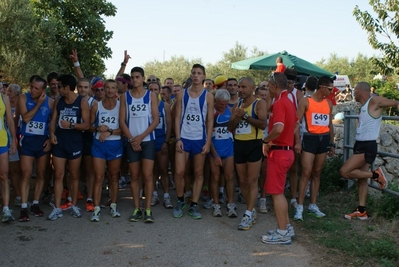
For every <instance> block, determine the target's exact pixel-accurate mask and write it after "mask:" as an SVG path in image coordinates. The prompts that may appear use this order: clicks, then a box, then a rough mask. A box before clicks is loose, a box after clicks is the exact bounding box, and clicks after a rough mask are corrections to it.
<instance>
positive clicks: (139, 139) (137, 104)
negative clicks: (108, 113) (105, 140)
mask: <svg viewBox="0 0 399 267" xmlns="http://www.w3.org/2000/svg"><path fill="white" fill-rule="evenodd" d="M130 76H131V79H132V85H133V89H132V90H130V91H127V92H126V93H125V94H123V95H121V97H120V102H121V107H120V112H119V125H120V126H119V127H120V128H121V130H122V133H123V134H124V135H125V136H126V138H127V139H128V142H129V143H130V145H128V146H127V160H128V162H129V169H130V175H131V179H132V180H131V183H130V190H131V192H132V196H133V202H134V211H133V213H132V215H131V216H130V221H131V222H137V221H139V219H141V218H142V217H143V212H142V211H141V209H140V201H139V191H140V184H139V175H140V174H141V175H142V177H143V179H144V185H145V195H146V196H151V195H152V193H153V191H154V183H153V177H152V171H153V168H154V160H155V133H154V130H155V128H156V126H157V125H158V124H159V115H158V106H157V104H158V103H157V97H156V96H155V94H154V93H151V92H150V91H147V90H146V89H145V88H144V87H143V82H144V80H145V76H144V70H143V69H142V68H140V67H134V68H132V70H131V73H130ZM155 80H156V79H155ZM145 207H146V210H145V214H144V222H148V223H152V222H154V218H153V216H152V211H151V198H150V197H147V198H146V200H145Z"/></svg>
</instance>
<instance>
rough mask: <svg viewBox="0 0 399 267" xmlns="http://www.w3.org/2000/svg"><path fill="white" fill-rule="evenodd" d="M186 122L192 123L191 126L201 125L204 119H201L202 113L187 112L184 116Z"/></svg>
mask: <svg viewBox="0 0 399 267" xmlns="http://www.w3.org/2000/svg"><path fill="white" fill-rule="evenodd" d="M184 120H185V124H188V125H191V126H201V125H202V121H201V115H199V114H192V113H187V114H186V115H185V117H184Z"/></svg>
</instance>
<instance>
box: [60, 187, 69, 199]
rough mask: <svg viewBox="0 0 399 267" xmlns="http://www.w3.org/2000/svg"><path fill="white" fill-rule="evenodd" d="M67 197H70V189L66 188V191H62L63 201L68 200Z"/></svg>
mask: <svg viewBox="0 0 399 267" xmlns="http://www.w3.org/2000/svg"><path fill="white" fill-rule="evenodd" d="M67 197H68V189H66V188H64V190H62V195H61V199H67Z"/></svg>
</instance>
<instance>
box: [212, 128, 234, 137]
mask: <svg viewBox="0 0 399 267" xmlns="http://www.w3.org/2000/svg"><path fill="white" fill-rule="evenodd" d="M213 136H214V137H215V139H216V140H225V139H229V138H231V133H230V132H229V130H227V127H215V128H214V129H213Z"/></svg>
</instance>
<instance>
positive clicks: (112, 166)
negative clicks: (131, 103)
mask: <svg viewBox="0 0 399 267" xmlns="http://www.w3.org/2000/svg"><path fill="white" fill-rule="evenodd" d="M104 87H105V95H104V99H103V100H101V101H100V102H98V103H96V102H95V103H94V104H93V106H92V108H91V111H90V123H91V125H93V124H94V126H91V127H92V129H93V130H94V132H95V138H94V140H93V145H92V148H91V154H92V156H93V167H94V175H95V180H94V188H93V192H94V194H93V195H94V210H93V213H92V215H91V218H90V220H91V221H92V222H98V221H100V214H101V208H100V202H101V190H102V185H103V181H104V173H105V166H107V172H108V179H109V180H108V183H109V186H110V193H111V204H110V214H111V216H112V217H113V218H116V217H120V216H121V214H120V213H119V211H118V208H117V200H118V190H119V183H118V174H119V168H120V166H121V160H122V154H123V143H122V140H121V134H122V131H121V129H120V127H119V107H120V101H118V100H117V99H116V98H115V94H116V93H117V84H116V81H115V80H106V81H105V83H104Z"/></svg>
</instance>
